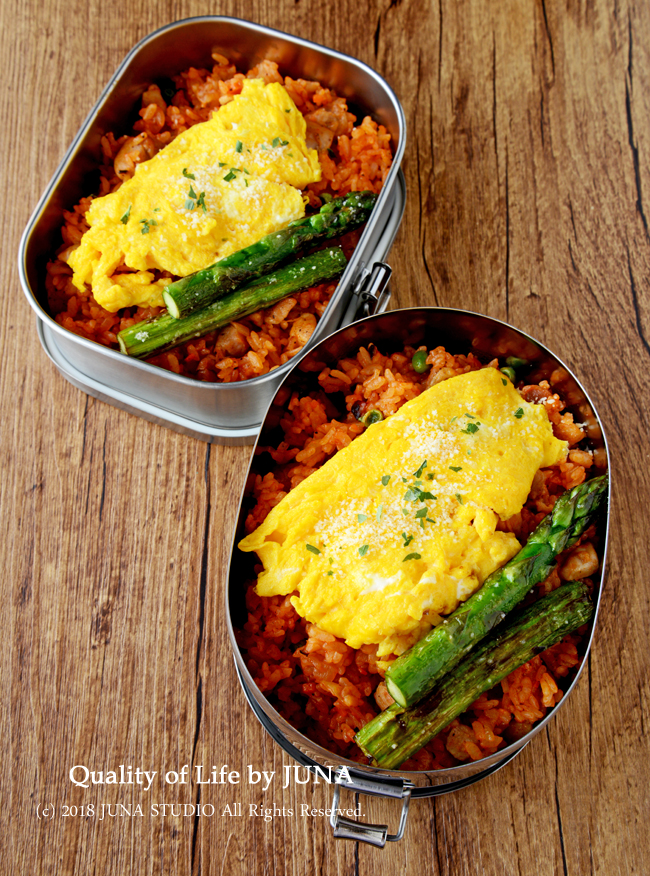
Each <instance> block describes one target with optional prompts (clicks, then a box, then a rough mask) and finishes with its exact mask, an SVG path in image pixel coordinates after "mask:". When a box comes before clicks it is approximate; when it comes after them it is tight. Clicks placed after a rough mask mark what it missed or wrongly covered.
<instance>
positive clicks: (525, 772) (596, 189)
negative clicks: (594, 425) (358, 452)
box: [0, 0, 650, 876]
mask: <svg viewBox="0 0 650 876" xmlns="http://www.w3.org/2000/svg"><path fill="white" fill-rule="evenodd" d="M1 8H2V22H3V27H2V32H1V34H0V46H1V48H0V57H1V58H2V61H3V70H4V76H3V79H2V86H1V90H0V119H2V128H1V132H0V136H1V137H2V140H3V142H2V149H1V150H0V154H1V155H2V160H3V168H2V169H3V172H2V175H1V178H0V185H1V186H2V191H3V198H2V203H3V205H4V233H3V235H2V237H1V238H0V260H1V264H2V269H3V281H4V282H3V285H4V290H5V291H4V295H3V296H2V298H1V300H0V308H1V312H2V318H1V319H0V349H1V350H2V352H3V358H2V372H1V377H0V380H1V391H2V411H3V416H2V423H1V426H0V428H1V430H2V432H1V437H2V450H3V461H2V467H1V471H0V476H1V492H0V506H1V509H2V523H3V529H4V533H5V537H4V539H3V556H2V563H3V566H4V574H3V576H2V584H3V598H2V600H1V601H0V624H1V627H0V629H2V632H3V647H2V671H1V674H0V699H1V702H2V710H1V711H0V740H1V742H0V751H1V752H2V759H1V761H0V765H1V768H0V790H1V797H0V802H1V804H2V811H1V813H0V871H1V872H2V873H3V874H4V873H7V874H8V873H14V872H15V873H35V874H41V873H43V874H57V876H59V874H93V873H107V874H108V873H111V874H126V873H138V874H142V876H144V874H174V876H176V874H179V876H186V874H187V876H190V874H192V876H196V874H199V873H200V874H202V876H207V874H223V873H228V874H229V876H239V874H250V873H260V874H283V873H286V874H304V873H310V874H311V873H318V874H321V873H322V874H332V876H334V874H336V876H343V874H345V876H352V874H364V876H373V874H377V876H378V874H385V873H408V874H419V873H437V874H441V876H469V874H489V876H492V874H495V876H496V874H499V876H500V874H519V876H529V874H536V876H537V874H539V876H555V874H571V876H583V874H601V876H619V874H620V876H628V874H645V873H647V872H649V871H650V849H649V843H648V840H647V826H646V822H647V815H648V808H649V803H650V799H649V797H650V794H649V792H648V785H649V781H650V757H649V754H650V752H649V750H648V749H649V746H648V736H647V728H648V718H649V715H650V706H649V702H648V684H647V677H648V661H647V632H646V623H645V618H646V617H647V616H648V593H649V590H648V588H647V587H646V586H645V578H646V576H647V570H648V568H649V567H650V552H649V550H648V543H649V539H648V527H647V520H648V513H647V508H648V505H649V502H650V484H649V477H648V464H647V461H648V452H647V413H646V412H647V409H648V406H647V399H648V395H649V390H650V387H649V381H648V374H649V373H650V369H649V367H648V366H649V364H650V363H649V357H650V297H649V295H648V289H649V284H650V229H649V227H648V226H649V221H650V7H649V6H648V4H647V3H645V2H642V0H636V2H635V0H565V2H560V0H502V2H500V3H490V4H486V3H478V2H470V0H460V2H450V0H431V2H430V3H427V4H425V3H418V2H415V0H391V2H384V3H379V2H375V0H372V2H370V3H368V4H365V5H364V4H360V3H356V2H352V0H333V2H330V3H327V4H322V3H318V4H317V3H315V2H313V0H279V2H270V0H246V2H245V3H238V4H236V3H234V2H225V0H217V2H216V3H213V4H210V6H209V9H208V8H207V7H206V5H205V4H202V3H199V2H195V0H183V2H177V3H172V2H164V0H151V2H148V3H146V4H139V3H135V2H130V0H125V2H123V3H122V4H120V5H119V6H111V5H110V4H103V3H99V2H96V0H90V2H87V3H84V2H79V0H73V2H71V3H68V4H66V5H65V7H64V6H63V5H62V4H59V3H56V2H54V0H44V2H42V3H40V4H37V3H36V2H34V0H26V2H23V3H17V2H10V0H2V2H1ZM208 11H209V12H210V13H213V14H225V15H236V16H239V17H244V18H250V19H251V20H253V21H257V22H260V23H262V24H266V25H270V26H274V27H278V28H280V29H282V30H286V31H288V32H291V33H296V34H298V35H300V36H303V37H306V38H308V39H313V40H316V41H318V42H322V43H325V44H327V45H330V46H333V47H334V48H336V49H339V50H341V51H343V52H348V53H350V54H353V55H355V56H357V57H359V58H361V59H362V60H363V61H365V62H367V63H368V64H370V65H371V66H373V67H374V68H376V69H377V70H378V71H379V72H380V73H381V74H382V75H384V76H385V77H386V78H387V79H388V81H389V82H390V83H391V84H392V85H393V87H394V88H395V90H396V92H397V94H398V96H399V97H400V99H401V101H402V103H403V105H404V108H405V112H406V116H407V124H408V131H409V140H408V146H407V154H406V158H405V161H404V165H403V167H404V171H405V174H406V178H407V186H408V203H407V209H406V214H405V218H404V222H403V226H402V229H401V231H400V234H399V237H398V239H397V242H396V244H395V246H394V249H393V250H392V252H391V255H390V262H391V264H392V266H393V268H394V271H395V283H394V290H393V294H394V299H393V302H392V303H393V306H409V305H414V304H416V303H418V304H420V303H422V304H439V305H447V306H458V307H464V308H467V309H472V310H478V311H481V312H484V313H487V314H489V315H492V316H495V317H498V318H501V319H506V320H509V321H511V322H512V323H513V324H514V325H516V326H518V327H519V328H522V329H524V330H525V331H529V332H530V333H531V334H533V335H534V336H536V337H537V338H539V339H540V340H541V341H543V342H544V343H546V344H548V345H549V346H550V347H551V349H553V350H554V351H555V352H556V353H557V354H558V355H559V356H560V357H561V358H563V359H565V360H566V361H567V363H568V364H569V365H570V366H571V367H572V368H573V369H574V370H575V371H576V372H577V373H578V374H579V375H580V376H581V378H582V379H583V381H584V383H585V384H586V386H587V387H588V389H589V391H590V393H592V396H593V398H594V401H595V403H596V405H597V408H598V410H599V412H600V413H601V416H602V418H603V421H604V425H605V428H606V431H607V434H608V437H609V441H610V445H611V455H612V464H613V477H614V485H615V497H614V505H613V509H612V524H613V530H612V542H611V552H610V561H609V573H608V578H607V583H606V588H605V593H604V601H603V606H602V613H601V620H600V624H599V627H598V630H597V634H596V639H595V643H594V648H593V651H592V655H591V657H590V660H589V666H588V672H587V673H585V675H584V676H583V678H582V680H581V683H580V684H579V686H578V688H577V689H576V691H575V693H574V694H573V696H572V697H571V701H570V702H569V703H567V704H566V706H565V707H564V708H563V709H562V710H561V711H560V712H559V714H558V716H557V718H556V720H555V721H554V722H553V723H552V724H551V725H550V727H549V728H548V730H547V732H545V733H543V734H540V735H539V736H538V737H536V739H535V740H533V742H532V743H531V744H530V745H529V746H528V747H527V748H526V749H525V750H524V752H523V753H522V754H521V755H520V756H519V757H518V758H517V759H516V760H515V761H514V762H513V763H512V764H510V765H509V766H508V767H506V768H505V769H504V770H502V771H501V772H499V773H497V774H496V775H494V776H493V777H491V778H490V779H488V780H486V781H484V782H482V783H479V784H478V785H475V786H473V787H471V788H468V789H467V790H465V791H462V792H460V793H457V794H454V795H450V796H446V797H442V798H438V799H435V800H429V801H418V802H417V803H414V804H413V805H412V807H411V814H410V816H409V823H408V827H407V833H406V836H405V839H404V840H403V841H402V842H401V843H397V844H393V845H390V846H389V847H387V848H386V849H385V850H383V851H379V850H375V849H372V848H370V847H367V846H357V845H356V844H352V843H344V842H335V841H334V840H333V839H332V838H331V835H330V834H331V832H330V828H329V826H328V825H327V824H326V823H325V821H324V819H309V818H300V817H297V816H294V817H282V816H278V817H274V818H272V819H270V820H268V821H265V820H264V818H263V817H257V818H251V817H248V816H247V815H246V814H244V816H242V817H232V818H229V817H227V816H226V817H222V816H221V815H220V814H216V815H215V816H214V817H212V818H207V817H205V818H184V817H178V818H175V817H165V818H163V817H158V818H155V817H150V816H149V815H148V814H147V815H146V816H143V817H142V818H140V817H131V818H129V817H122V818H120V817H115V818H111V817H107V818H105V819H104V820H103V821H100V820H98V818H97V817H95V818H63V817H61V811H60V807H61V804H63V803H67V804H70V805H77V806H79V805H81V804H82V803H83V804H86V803H88V802H89V801H92V802H95V803H96V804H97V803H99V802H104V803H112V804H117V803H118V802H121V803H131V804H132V805H133V806H135V805H136V804H138V803H140V804H142V805H143V808H144V809H145V810H147V809H148V806H149V805H150V804H151V803H152V802H159V803H163V802H164V803H196V802H202V803H208V802H212V803H213V804H214V805H215V808H216V809H217V812H219V810H220V807H222V806H225V805H226V803H234V802H239V803H241V804H242V807H243V811H244V813H247V811H248V805H249V804H254V805H257V806H260V805H264V806H267V807H273V806H276V807H279V808H280V809H281V808H282V807H283V806H284V807H292V808H294V810H295V809H296V808H297V807H299V806H300V804H301V803H309V804H310V805H313V806H315V807H324V806H326V805H327V803H328V800H329V791H328V790H327V789H326V788H325V787H324V786H323V785H306V786H299V785H298V786H296V785H292V786H290V787H289V788H288V789H287V790H283V789H282V788H281V783H279V782H275V783H273V784H272V786H271V788H269V790H268V791H267V792H266V793H263V792H262V791H261V789H260V787H259V786H256V785H249V784H248V783H246V782H243V783H242V784H240V785H238V786H234V787H233V789H232V790H230V789H227V788H224V787H221V786H208V785H205V786H198V785H197V784H196V783H192V784H184V785H181V784H178V785H168V784H164V783H163V782H160V781H156V783H155V784H154V786H153V787H152V790H151V791H149V792H145V791H143V790H142V789H141V788H140V787H138V786H127V787H126V788H123V789H120V788H119V786H116V785H106V786H104V787H102V788H101V790H97V789H95V790H93V791H84V790H83V789H80V788H75V787H73V786H72V785H71V783H70V781H69V779H68V771H69V769H70V767H71V766H73V765H74V764H88V765H89V766H91V767H92V768H94V769H102V768H103V769H116V768H117V767H119V765H120V764H125V765H128V764H130V765H132V766H133V767H134V768H135V767H136V766H140V767H142V768H143V769H146V770H158V771H160V770H164V769H167V770H171V769H179V768H180V767H181V766H183V765H184V764H188V765H189V766H190V767H195V766H196V765H202V766H204V767H205V768H206V769H209V768H210V767H211V766H212V765H217V766H220V765H221V764H229V765H230V768H231V769H237V770H242V769H243V768H245V765H246V764H252V765H253V767H254V768H256V769H264V770H278V771H280V770H281V769H282V767H283V765H288V764H290V763H291V761H290V759H289V758H288V757H287V756H286V755H285V754H284V753H283V752H282V751H281V750H280V749H279V748H278V747H277V746H276V745H275V744H274V743H273V742H272V741H271V740H270V738H269V737H267V736H266V735H265V733H264V731H263V730H262V729H261V727H260V726H259V725H258V724H257V722H256V720H255V718H254V717H253V715H252V714H251V712H250V710H249V708H248V706H247V704H246V702H245V700H244V697H243V695H242V693H241V691H240V689H239V686H238V683H237V679H236V675H235V672H234V667H233V663H232V658H231V653H230V647H229V644H228V639H227V633H226V627H225V618H224V609H223V587H224V582H225V580H226V574H227V561H228V550H229V541H230V535H231V531H232V527H233V524H234V519H235V514H236V506H237V502H238V497H239V494H240V492H241V489H242V486H243V480H244V476H245V470H246V465H247V460H248V454H249V450H248V448H227V447H216V446H213V447H208V446H207V445H204V444H202V443H200V442H197V441H195V440H193V439H191V438H186V437H184V436H181V435H178V434H175V433H173V432H171V431H168V430H166V429H164V428H161V427H159V426H154V425H151V424H149V423H147V422H144V421H142V420H139V419H136V418H134V417H132V416H129V415H128V414H126V413H124V412H122V411H119V410H117V409H115V408H112V407H109V406H107V405H105V404H102V403H101V402H97V401H94V400H92V399H90V398H88V397H86V396H85V395H83V394H82V393H81V392H79V391H78V390H76V389H74V388H73V387H72V386H71V385H69V384H68V383H66V382H65V381H64V380H63V379H62V378H61V377H60V375H59V374H58V373H57V372H56V370H55V369H54V367H53V366H52V365H51V364H50V362H49V361H48V360H47V358H46V357H45V355H44V354H43V353H42V352H41V350H40V348H39V345H38V343H37V340H36V337H35V331H34V320H33V316H32V314H31V311H30V309H29V307H28V305H27V304H26V302H25V300H24V296H23V295H22V293H21V291H20V286H19V282H18V277H17V271H16V252H17V247H18V241H19V238H20V234H21V232H22V229H23V228H24V226H25V224H26V222H27V219H28V217H29V214H30V211H31V210H32V209H33V207H34V205H35V204H36V202H37V200H38V198H39V196H40V194H41V192H42V191H43V189H44V188H45V186H46V184H47V181H48V180H49V178H50V176H51V174H52V173H53V171H54V169H55V167H56V165H57V163H58V162H59V161H60V159H61V157H62V156H63V154H64V152H65V149H66V148H67V146H68V144H69V143H70V141H71V140H72V138H73V136H74V134H75V132H76V131H77V129H78V127H79V125H80V124H81V122H82V120H83V118H84V117H85V115H86V113H87V112H88V111H89V109H90V107H91V106H92V105H93V103H94V101H95V100H96V98H97V96H98V95H99V93H100V91H101V89H102V87H103V86H104V84H105V83H106V82H107V80H108V79H109V77H110V75H111V73H112V72H113V70H114V69H115V67H116V66H117V64H118V63H119V62H120V60H121V59H122V57H123V56H124V54H125V53H126V52H127V51H128V50H129V49H130V48H131V47H132V46H133V45H134V44H135V43H136V42H137V41H138V40H139V39H140V38H142V37H143V36H144V35H146V34H147V33H148V32H150V31H151V30H153V29H154V28H156V27H159V26H160V25H162V24H165V23H167V22H170V21H173V20H175V19H179V18H183V17H186V16H191V15H196V14H204V13H206V12H208ZM27 349H28V350H29V351H30V355H26V350H27ZM32 351H33V355H31V353H32ZM37 804H41V805H46V804H55V805H56V807H57V814H56V817H54V818H52V819H50V820H39V819H38V818H37V816H36V806H37ZM363 809H364V811H365V812H366V813H367V817H368V818H369V820H374V821H387V822H388V823H389V824H391V825H393V824H395V821H396V817H397V814H396V811H395V809H394V808H393V807H392V806H391V805H389V804H387V803H384V802H382V801H378V800H364V801H363Z"/></svg>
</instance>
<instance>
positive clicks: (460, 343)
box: [225, 307, 609, 846]
mask: <svg viewBox="0 0 650 876" xmlns="http://www.w3.org/2000/svg"><path fill="white" fill-rule="evenodd" d="M369 343H373V344H375V345H376V346H377V347H378V348H379V350H380V351H381V352H382V353H384V354H389V353H390V352H392V351H396V350H399V349H402V348H403V346H404V345H405V344H406V343H408V344H411V345H412V346H418V345H419V344H426V345H427V348H428V349H431V348H433V347H435V346H437V345H439V344H440V345H442V346H444V347H445V348H446V349H447V350H449V351H450V352H452V353H467V352H469V351H471V352H473V353H474V354H475V355H477V356H478V357H479V358H480V359H482V360H483V361H489V360H491V359H493V358H495V357H499V358H500V359H503V358H506V357H508V356H516V357H518V358H521V359H525V360H527V361H528V362H529V363H530V364H529V366H528V368H527V371H526V372H525V373H526V375H527V376H526V379H527V380H528V379H529V378H528V375H530V382H532V383H536V382H538V380H540V379H544V378H545V377H550V375H551V374H552V373H553V372H555V374H554V386H559V387H560V390H559V391H560V392H561V393H562V397H563V398H564V400H565V401H566V403H567V410H569V411H571V412H572V413H573V414H574V417H575V420H576V422H580V423H583V424H585V426H586V431H587V437H588V440H589V444H590V447H591V449H593V451H594V462H595V468H594V469H593V470H594V472H595V474H602V473H603V472H604V471H605V470H607V469H608V468H609V465H608V452H607V443H606V439H605V436H604V433H603V430H602V426H601V424H600V420H599V418H598V414H597V413H596V410H595V408H594V406H593V403H592V402H591V400H590V399H589V396H588V395H587V393H586V391H585V389H584V388H583V387H582V385H581V384H580V382H579V381H578V379H577V377H575V375H573V374H572V373H571V371H570V370H569V369H568V368H567V366H566V365H564V363H563V362H561V361H560V360H559V359H558V358H557V357H556V356H554V355H553V353H551V352H550V351H549V350H548V349H547V348H546V347H544V346H543V345H542V344H540V343H539V342H538V341H536V340H534V339H533V338H531V337H530V336H529V335H527V334H525V333H524V332H521V331H519V330H517V329H515V328H513V327H511V326H509V325H507V324H506V323H503V322H500V321H498V320H496V319H491V318H489V317H487V316H482V315H480V314H476V313H471V312H468V311H462V310H454V309H449V308H441V307H421V308H410V309H404V310H395V311H391V312H388V313H383V314H380V315H376V316H370V317H368V318H365V319H362V320H359V321H357V322H355V323H354V324H352V325H350V326H348V327H346V328H342V329H341V330H339V331H337V332H335V333H334V334H332V335H331V336H330V337H328V338H326V339H324V340H323V341H321V342H320V343H319V344H318V345H317V346H316V347H314V348H312V350H310V352H309V353H308V354H307V357H306V359H305V363H304V364H305V365H309V363H310V361H313V362H314V363H316V362H317V363H323V365H322V367H325V366H332V364H333V363H334V362H336V361H337V360H338V359H340V358H343V357H346V356H354V355H355V354H356V352H357V351H358V349H359V347H360V346H367V345H368V344H369ZM319 371H320V369H319V368H316V369H315V370H314V369H312V370H309V369H308V368H305V370H302V369H300V368H299V367H295V368H294V369H293V370H292V371H291V373H290V374H289V375H288V376H287V377H286V378H285V380H284V382H283V385H282V387H281V389H282V391H283V397H285V398H286V394H284V391H285V389H286V388H290V389H291V390H292V391H294V390H297V391H299V392H308V391H309V390H310V389H318V383H317V379H318V373H319ZM277 414H278V409H277V408H276V409H275V410H274V402H272V403H271V405H270V407H269V411H268V412H267V415H266V418H265V420H264V423H263V424H262V429H261V431H260V435H259V438H258V444H259V445H260V446H274V444H275V442H276V439H277V437H278V435H277V433H278V430H277V425H276V424H277V422H278V416H277ZM263 459H264V457H263V456H260V455H256V454H255V453H253V455H252V456H251V471H255V472H256V473H260V474H263V473H265V471H266V470H267V467H265V466H269V465H271V464H270V463H265V462H264V461H263ZM249 473H250V472H249ZM246 513H247V500H246V497H245V496H243V497H242V500H241V504H240V510H239V519H238V524H237V527H236V531H235V534H234V537H233V544H232V548H231V556H230V570H229V584H228V589H227V592H226V596H225V598H226V609H227V611H226V614H227V617H228V628H229V635H230V640H231V644H232V647H233V652H234V659H235V664H236V668H237V673H238V676H239V680H240V682H241V685H242V688H243V690H244V694H245V696H246V698H247V700H248V702H249V704H250V706H251V708H252V710H253V712H254V713H255V715H256V716H257V718H258V719H259V720H260V722H261V723H262V725H263V726H264V728H265V729H266V730H267V731H268V732H269V733H270V735H271V736H272V737H273V739H275V741H276V742H278V743H279V745H281V746H282V748H283V749H284V750H285V751H287V752H288V753H289V754H290V755H291V756H292V757H294V758H295V759H296V761H298V763H300V764H302V765H303V766H305V767H310V768H312V769H315V768H316V767H320V768H321V769H322V768H331V769H332V775H333V777H335V778H334V782H335V790H334V802H333V804H332V808H333V809H336V807H337V805H338V800H339V795H340V790H341V788H347V789H348V790H350V791H353V792H357V793H363V794H370V795H375V796H385V797H391V798H395V799H396V800H399V801H401V804H402V809H401V817H400V820H399V828H398V830H397V831H396V833H394V834H389V833H388V827H387V826H386V825H371V824H365V823H362V822H358V821H352V820H350V819H347V818H341V817H339V816H338V815H335V814H334V815H332V817H331V819H330V821H331V824H332V827H333V828H334V835H335V836H336V837H341V838H345V839H354V840H361V841H364V842H368V843H371V844H373V845H377V846H383V845H384V844H385V843H386V841H394V840H397V839H400V838H401V836H402V834H403V832H404V825H405V821H406V814H407V811H408V804H409V801H410V800H411V799H412V798H417V797H430V796H436V795H440V794H446V793H449V792H451V791H456V790H459V789H461V788H463V787H466V786H467V785H469V784H472V783H474V782H476V781H478V780H479V779H483V778H485V777H487V776H489V775H491V774H492V773H494V772H496V771H497V770H499V769H501V768H502V767H503V766H504V765H505V764H507V763H508V762H509V761H510V760H512V758H513V757H515V756H516V755H517V754H518V753H519V752H520V751H521V749H522V748H523V747H524V746H525V745H527V744H528V742H529V741H530V740H531V739H532V737H533V736H535V735H536V734H537V733H539V731H540V730H542V729H543V728H544V727H545V726H546V725H547V724H548V722H549V721H550V720H552V718H553V716H554V715H555V713H556V711H557V709H558V708H560V706H561V705H562V704H563V703H564V702H565V700H566V699H567V696H568V695H569V694H570V693H571V691H572V690H573V688H574V687H575V685H576V683H577V680H578V677H579V675H580V671H581V667H582V666H584V664H585V662H586V653H588V651H589V648H590V646H591V640H592V637H593V629H594V624H595V622H596V617H597V613H598V606H599V604H600V592H601V583H602V580H603V576H604V570H605V560H606V553H607V533H608V519H609V518H608V515H607V519H606V520H604V521H603V522H602V525H600V524H599V526H600V527H601V528H600V530H599V534H600V533H602V541H601V544H602V551H600V560H601V566H600V575H599V578H600V580H599V581H598V582H597V584H596V588H597V591H596V613H595V615H594V618H593V621H592V623H591V629H590V632H589V637H588V642H587V646H586V653H585V660H583V662H582V664H581V667H580V668H579V670H578V673H577V675H576V677H575V678H574V680H573V681H572V682H571V684H570V685H569V686H568V688H567V689H566V691H565V695H564V697H563V698H562V700H561V701H560V703H559V704H558V705H557V706H555V708H553V709H552V710H550V712H549V713H548V715H547V716H546V717H545V718H544V719H543V720H541V721H539V723H538V724H536V726H535V727H534V728H533V729H532V730H531V732H530V733H528V734H527V735H526V736H524V737H522V738H521V739H520V740H518V741H517V742H514V743H512V744H510V745H508V746H507V747H506V748H503V749H501V750H500V751H497V752H496V753H495V754H493V755H492V756H489V757H486V758H484V759H483V760H480V761H477V762H470V763H466V764H462V765H460V766H456V767H453V768H450V769H444V770H438V771H431V772H406V771H404V772H400V771H396V770H385V769H379V768H375V767H371V766H363V765H360V764H358V763H353V762H352V761H349V760H346V759H345V758H342V757H339V756H337V755H335V754H332V753H331V752H329V751H327V750H326V749H325V748H323V747H321V746H319V745H318V744H316V743H315V742H312V741H311V740H310V739H308V738H307V737H306V736H304V735H303V734H301V733H300V732H298V731H297V730H296V729H295V728H294V727H292V726H291V725H290V724H288V723H287V721H285V720H284V719H283V718H282V717H281V716H280V714H279V713H278V712H277V711H276V710H275V709H274V708H273V706H272V705H271V703H270V702H269V701H268V700H267V699H266V697H265V696H264V694H263V693H262V692H261V691H260V690H259V688H258V687H257V685H256V683H255V682H254V681H253V678H252V676H251V674H250V672H249V671H248V669H247V667H246V663H245V660H244V658H243V656H242V654H241V652H240V650H239V647H238V645H237V642H236V638H235V633H234V630H235V628H239V627H241V625H242V624H243V623H244V622H245V619H246V610H245V605H244V595H245V593H244V587H243V585H242V582H244V581H247V580H248V581H250V580H253V579H254V577H255V575H254V572H253V564H254V562H255V561H256V557H255V555H251V554H244V553H242V552H241V551H239V550H238V548H237V543H238V542H239V540H240V539H241V538H242V537H243V534H244V521H245V517H246ZM342 767H347V769H348V770H349V778H348V777H347V776H345V775H344V776H341V773H340V770H341V768H342ZM396 817H397V816H396Z"/></svg>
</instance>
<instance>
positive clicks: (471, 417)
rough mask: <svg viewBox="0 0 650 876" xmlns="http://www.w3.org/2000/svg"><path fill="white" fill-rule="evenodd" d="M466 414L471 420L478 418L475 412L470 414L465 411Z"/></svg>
mask: <svg viewBox="0 0 650 876" xmlns="http://www.w3.org/2000/svg"><path fill="white" fill-rule="evenodd" d="M465 416H466V417H469V418H470V420H475V419H476V417H475V416H474V414H468V413H467V411H465Z"/></svg>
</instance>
